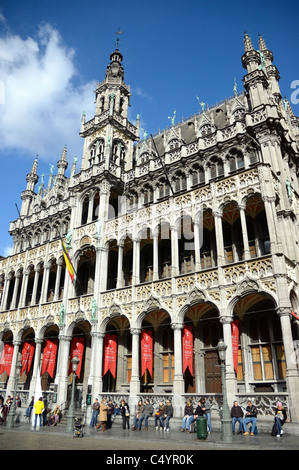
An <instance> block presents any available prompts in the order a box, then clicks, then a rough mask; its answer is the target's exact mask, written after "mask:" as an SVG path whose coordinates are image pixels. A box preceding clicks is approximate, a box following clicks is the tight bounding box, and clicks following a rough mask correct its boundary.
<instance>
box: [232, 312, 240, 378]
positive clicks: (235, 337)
mask: <svg viewBox="0 0 299 470" xmlns="http://www.w3.org/2000/svg"><path fill="white" fill-rule="evenodd" d="M231 327H232V347H233V361H234V369H235V372H236V374H237V372H238V352H239V320H238V319H235V320H233V322H232V324H231Z"/></svg>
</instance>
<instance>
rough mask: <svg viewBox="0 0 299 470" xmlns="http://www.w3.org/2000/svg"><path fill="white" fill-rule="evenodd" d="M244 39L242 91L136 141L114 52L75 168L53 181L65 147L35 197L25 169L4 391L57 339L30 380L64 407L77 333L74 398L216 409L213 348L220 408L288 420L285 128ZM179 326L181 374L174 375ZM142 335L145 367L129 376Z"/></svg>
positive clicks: (7, 264)
mask: <svg viewBox="0 0 299 470" xmlns="http://www.w3.org/2000/svg"><path fill="white" fill-rule="evenodd" d="M244 44H245V53H244V55H243V56H242V64H243V67H244V68H245V69H246V72H247V74H246V75H245V76H244V79H243V81H244V91H243V92H242V93H239V94H238V93H235V95H234V96H233V97H232V98H230V99H228V100H225V101H223V102H222V103H220V104H218V105H216V106H213V107H210V108H209V109H204V106H203V109H202V111H201V112H200V113H199V114H197V115H194V116H193V117H191V118H189V119H188V120H186V121H184V122H181V123H178V124H175V121H174V118H173V119H172V125H171V127H170V128H168V129H165V130H163V131H162V132H160V133H159V134H157V135H154V136H151V137H150V138H146V136H143V139H140V137H139V119H138V118H137V124H136V126H134V125H133V124H131V123H130V122H129V121H128V118H127V109H128V105H129V100H130V96H131V94H130V88H129V86H127V85H126V84H125V82H124V69H123V65H122V59H123V58H122V55H121V54H120V52H119V51H118V50H117V49H116V50H115V51H114V52H113V53H112V54H111V56H110V64H109V65H108V67H107V70H106V77H105V79H104V81H103V82H101V83H98V85H97V88H96V91H95V94H96V110H95V116H94V118H93V119H91V120H90V121H88V122H86V121H85V116H84V115H83V116H82V123H81V136H82V138H84V148H83V156H82V163H81V168H80V170H79V171H77V170H76V161H75V160H74V162H73V164H72V169H71V176H70V177H69V178H67V177H66V176H65V170H66V168H67V165H68V163H67V149H66V148H65V149H64V150H63V152H62V156H61V159H60V160H59V161H58V164H57V167H58V173H57V175H56V176H55V177H54V174H53V171H51V175H50V180H49V183H48V186H47V187H45V184H44V181H43V177H42V178H41V181H40V183H39V185H38V187H37V188H36V185H37V183H38V180H39V177H38V174H37V169H38V162H37V160H36V161H35V162H34V164H33V167H32V170H31V172H30V173H29V174H28V175H27V187H26V190H25V191H24V192H23V193H22V195H21V197H22V208H21V217H20V218H18V219H17V220H16V221H14V222H12V223H11V226H10V233H11V235H12V236H13V240H14V246H13V254H12V256H10V257H7V258H3V259H1V260H0V282H1V286H2V295H1V315H0V322H1V339H2V345H13V346H14V354H13V358H12V365H11V371H10V375H8V374H7V372H3V373H2V374H1V375H0V380H1V386H2V388H3V393H9V392H11V391H12V390H13V387H14V380H15V366H16V362H17V360H18V358H20V357H21V356H22V352H23V348H24V344H25V343H26V342H33V343H34V344H35V352H34V358H33V361H32V364H31V366H30V369H29V370H28V371H26V372H23V373H22V375H21V377H20V380H19V388H20V393H23V394H24V396H25V395H26V394H27V396H31V395H32V392H33V390H34V388H35V382H36V377H37V373H38V367H39V366H41V364H42V361H43V358H44V356H45V344H46V342H47V341H48V342H51V341H53V340H56V341H57V344H58V353H57V356H56V357H55V371H54V374H53V376H51V375H50V374H49V373H48V372H45V373H44V374H43V381H42V383H43V388H44V390H45V391H46V392H47V395H48V398H49V400H53V401H56V402H57V403H59V404H62V403H65V402H66V400H67V390H68V383H69V360H70V351H71V342H72V339H73V338H84V353H83V357H82V367H81V374H80V377H78V383H77V389H78V391H79V398H78V400H79V402H80V403H81V404H82V403H83V404H84V403H85V404H86V401H85V397H86V396H91V397H92V399H93V398H94V397H96V396H100V395H101V394H105V395H109V394H110V395H111V396H113V397H114V398H115V399H116V397H118V398H119V397H121V396H126V395H129V399H130V401H131V404H132V406H133V405H135V404H136V403H137V401H136V400H137V398H139V397H140V396H144V394H147V395H150V396H151V398H152V400H155V399H156V400H157V399H159V398H160V397H161V396H165V395H167V396H171V397H172V400H173V404H174V407H175V414H176V416H180V414H181V412H182V407H183V405H184V401H185V399H186V396H193V397H195V396H199V395H205V396H207V397H208V399H209V400H210V402H211V403H212V404H213V406H214V404H215V408H217V405H216V404H217V403H218V398H217V397H218V396H220V395H221V390H222V388H221V377H220V370H219V367H218V356H217V350H216V346H217V343H218V340H219V339H220V338H223V339H224V341H225V343H226V344H227V354H226V381H227V391H228V399H229V403H232V402H233V400H234V399H235V397H238V398H239V399H241V401H242V400H243V401H244V400H245V399H246V396H250V397H251V398H252V399H253V400H254V397H256V398H257V399H258V400H259V402H260V403H267V406H266V408H267V410H266V411H265V410H261V413H262V414H267V413H268V410H269V409H270V408H271V406H270V405H269V403H273V400H274V399H276V398H277V397H278V396H279V397H280V398H281V399H282V400H283V401H284V402H285V403H286V404H287V406H288V408H289V410H290V412H291V416H292V419H293V420H294V421H298V420H299V407H298V403H299V381H298V379H299V377H298V361H297V357H296V345H297V340H298V339H299V338H298V333H299V331H298V320H297V318H296V317H295V316H294V315H293V314H292V312H294V313H295V314H296V313H297V314H298V311H299V309H298V305H299V304H298V283H297V279H298V260H299V251H298V250H299V249H298V242H299V237H298V216H299V188H298V177H297V174H298V150H299V149H298V138H299V132H298V118H297V117H295V116H294V114H293V112H292V109H291V107H290V104H289V103H288V102H287V100H283V99H282V97H281V94H280V89H279V84H278V80H279V73H278V71H277V69H276V67H275V66H274V65H273V64H272V60H273V57H272V53H271V51H269V50H268V49H267V47H266V45H265V42H264V40H263V39H262V38H261V37H260V38H259V50H258V51H256V50H255V49H254V48H253V45H252V43H251V40H250V38H249V37H248V35H247V34H246V35H245V38H244ZM35 191H36V192H35ZM61 237H63V239H64V240H65V243H66V246H67V249H68V252H69V254H70V257H71V259H72V261H73V264H74V268H75V272H76V275H75V279H74V282H73V283H72V282H71V280H70V277H69V275H68V272H67V269H66V266H65V262H64V258H63V252H62V243H61ZM233 322H234V325H238V331H239V339H238V341H239V346H237V347H236V348H235V349H233V341H232V323H233ZM185 326H190V327H191V331H192V341H193V365H194V367H193V370H192V371H191V370H190V367H189V368H186V369H185V368H184V360H185V352H184V347H183V343H182V336H183V334H184V331H185ZM144 329H145V330H147V331H150V332H151V334H152V337H153V350H152V368H150V370H149V369H147V370H146V371H145V373H144V374H143V375H142V376H141V362H142V360H143V357H142V355H143V350H142V348H141V332H142V330H144ZM107 335H114V336H116V342H117V357H116V374H115V377H114V376H113V374H112V373H111V371H110V370H108V372H107V373H105V374H103V363H104V356H105V354H106V353H105V351H106V350H105V347H104V343H105V338H106V336H107ZM87 408H88V412H89V411H90V407H89V406H87Z"/></svg>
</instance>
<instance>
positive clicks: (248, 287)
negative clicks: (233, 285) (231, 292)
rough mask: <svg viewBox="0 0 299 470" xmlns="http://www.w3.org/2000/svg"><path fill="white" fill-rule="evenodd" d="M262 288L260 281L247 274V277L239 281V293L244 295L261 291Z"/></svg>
mask: <svg viewBox="0 0 299 470" xmlns="http://www.w3.org/2000/svg"><path fill="white" fill-rule="evenodd" d="M260 290H261V289H260V286H259V284H258V282H257V281H254V280H253V279H250V277H248V276H246V277H245V279H243V280H242V281H241V282H239V283H238V287H237V294H238V295H244V294H249V293H252V292H259V291H260Z"/></svg>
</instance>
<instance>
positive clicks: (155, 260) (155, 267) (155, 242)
mask: <svg viewBox="0 0 299 470" xmlns="http://www.w3.org/2000/svg"><path fill="white" fill-rule="evenodd" d="M158 279H159V238H158V234H157V233H154V234H153V281H157V280H158Z"/></svg>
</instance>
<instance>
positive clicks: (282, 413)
mask: <svg viewBox="0 0 299 470" xmlns="http://www.w3.org/2000/svg"><path fill="white" fill-rule="evenodd" d="M276 406H277V408H276V410H275V417H274V421H275V424H276V430H277V434H276V437H280V436H282V435H283V430H282V426H283V425H284V423H285V422H286V421H287V422H288V419H287V412H286V410H285V409H284V408H283V406H282V403H281V401H278V402H277V405H276Z"/></svg>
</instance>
